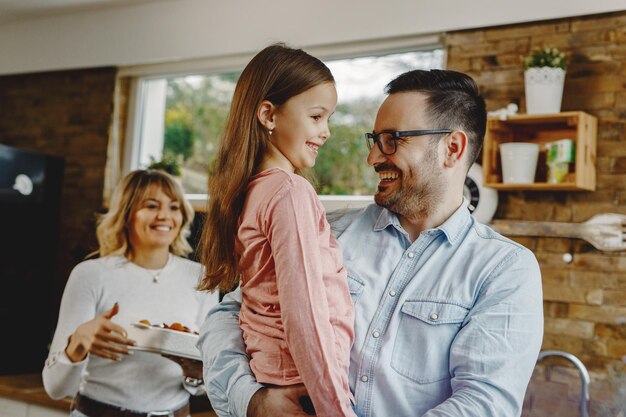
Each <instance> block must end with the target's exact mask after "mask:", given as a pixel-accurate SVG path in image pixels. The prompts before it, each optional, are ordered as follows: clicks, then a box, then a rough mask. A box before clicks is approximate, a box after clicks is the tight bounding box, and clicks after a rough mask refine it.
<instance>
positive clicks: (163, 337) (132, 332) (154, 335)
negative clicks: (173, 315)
mask: <svg viewBox="0 0 626 417" xmlns="http://www.w3.org/2000/svg"><path fill="white" fill-rule="evenodd" d="M126 330H127V331H128V338H129V339H133V340H134V341H136V342H137V345H135V346H131V349H136V350H144V351H147V352H155V353H163V354H166V355H174V356H180V357H183V358H189V359H196V360H202V357H201V356H200V351H199V350H198V349H197V348H196V343H198V337H199V336H198V335H197V334H194V333H187V332H180V331H178V330H170V329H163V328H160V327H154V326H148V325H146V324H143V323H132V324H131V326H130V328H129V329H126Z"/></svg>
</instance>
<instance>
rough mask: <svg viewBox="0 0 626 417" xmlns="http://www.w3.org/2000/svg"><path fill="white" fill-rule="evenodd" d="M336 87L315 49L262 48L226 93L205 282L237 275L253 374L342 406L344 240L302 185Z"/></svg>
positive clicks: (348, 326) (346, 392) (228, 283)
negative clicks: (228, 98) (229, 97)
mask: <svg viewBox="0 0 626 417" xmlns="http://www.w3.org/2000/svg"><path fill="white" fill-rule="evenodd" d="M336 104H337V92H336V89H335V84H334V79H333V76H332V74H331V73H330V70H329V69H328V68H327V67H326V66H325V65H324V64H323V63H322V62H321V61H320V60H318V59H317V58H314V57H312V56H310V55H308V54H307V53H305V52H304V51H302V50H299V49H292V48H288V47H286V46H284V45H283V44H275V45H271V46H269V47H267V48H265V49H263V50H262V51H261V52H259V53H258V54H257V55H256V56H255V57H254V58H253V59H252V60H251V61H250V63H249V64H248V65H247V66H246V68H245V69H244V71H243V73H242V74H241V77H240V78H239V81H238V82H237V86H236V88H235V93H234V96H233V101H232V105H231V110H230V114H229V117H228V121H227V123H226V128H225V132H224V135H223V138H222V141H221V143H220V146H219V151H218V154H217V160H216V164H215V170H214V174H213V176H212V177H211V180H210V184H209V193H210V199H209V207H208V212H207V218H206V222H205V225H204V231H203V237H202V259H203V263H204V264H205V266H206V274H205V276H204V279H203V281H202V283H201V285H200V287H199V288H200V289H202V290H213V289H215V288H217V287H219V288H221V289H222V290H225V291H230V290H232V289H233V287H234V286H236V285H237V284H240V286H241V291H242V296H243V304H242V308H241V314H240V324H241V328H242V330H243V335H244V340H245V342H246V349H247V351H248V354H249V355H250V357H251V360H250V367H251V368H252V371H253V372H254V374H255V376H256V378H257V380H258V381H259V382H260V383H265V384H273V385H280V386H285V385H293V384H299V383H304V385H305V387H306V389H307V392H308V393H309V396H310V397H311V400H312V402H313V406H314V408H315V413H316V415H317V416H351V417H353V416H354V415H355V414H354V412H353V411H352V408H351V401H352V395H351V394H350V389H349V386H348V364H349V360H350V348H351V346H352V342H353V339H354V333H353V322H354V311H353V306H352V301H351V299H350V293H349V290H348V285H347V279H346V271H345V269H344V267H343V264H342V258H341V251H340V248H339V246H338V243H337V241H336V240H335V238H334V237H333V235H332V233H331V229H330V226H329V224H328V221H327V220H326V217H325V212H324V208H323V206H322V204H321V203H320V201H319V199H318V197H317V195H316V194H315V191H314V189H313V187H312V186H311V184H310V183H309V182H308V181H307V180H305V179H304V178H303V177H302V176H300V175H298V172H299V170H301V169H303V168H310V167H312V166H313V165H315V158H316V157H317V151H318V149H319V148H320V147H321V146H323V145H324V143H325V142H326V141H327V140H328V138H329V136H330V131H329V129H328V119H329V118H330V116H331V115H332V113H333V112H334V110H335V106H336Z"/></svg>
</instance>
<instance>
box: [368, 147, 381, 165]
mask: <svg viewBox="0 0 626 417" xmlns="http://www.w3.org/2000/svg"><path fill="white" fill-rule="evenodd" d="M384 161H385V155H384V154H383V153H382V152H381V151H380V148H379V147H378V144H374V146H372V149H370V153H369V154H368V155H367V163H368V164H370V165H371V166H376V165H378V164H380V163H381V162H384Z"/></svg>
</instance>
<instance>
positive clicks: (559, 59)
mask: <svg viewBox="0 0 626 417" xmlns="http://www.w3.org/2000/svg"><path fill="white" fill-rule="evenodd" d="M522 60H523V63H524V88H525V93H526V113H528V114H540V113H559V112H560V111H561V99H562V97H563V85H564V83H565V70H566V69H567V65H568V62H567V59H566V58H565V54H564V53H563V52H561V51H559V50H558V49H557V48H534V49H533V50H532V51H531V52H530V54H529V55H527V56H525V57H524V58H522Z"/></svg>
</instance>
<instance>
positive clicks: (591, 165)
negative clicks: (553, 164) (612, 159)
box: [482, 111, 598, 191]
mask: <svg viewBox="0 0 626 417" xmlns="http://www.w3.org/2000/svg"><path fill="white" fill-rule="evenodd" d="M597 126H598V120H597V118H596V117H594V116H592V115H590V114H588V113H585V112H582V111H570V112H563V113H555V114H532V115H529V114H520V115H514V116H509V117H508V118H507V119H506V120H499V119H495V118H489V119H488V120H487V132H486V133H485V142H484V144H483V162H482V164H483V176H484V178H483V181H484V184H485V186H486V187H491V188H495V189H498V190H566V191H582V190H588V191H593V190H595V189H596V134H597ZM564 138H569V139H572V140H573V141H574V146H575V152H576V153H575V162H574V163H573V164H571V167H570V172H569V174H567V177H566V179H565V182H562V183H558V184H551V183H548V182H547V168H546V163H545V161H546V151H545V146H544V145H545V143H547V142H554V141H556V140H559V139H564ZM505 142H533V143H538V144H539V145H540V149H541V150H540V153H539V158H538V161H537V171H536V174H535V182H534V183H530V184H503V183H502V165H501V162H500V161H501V159H500V150H499V145H500V144H501V143H505Z"/></svg>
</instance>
